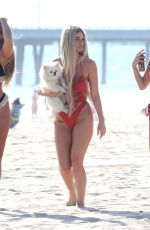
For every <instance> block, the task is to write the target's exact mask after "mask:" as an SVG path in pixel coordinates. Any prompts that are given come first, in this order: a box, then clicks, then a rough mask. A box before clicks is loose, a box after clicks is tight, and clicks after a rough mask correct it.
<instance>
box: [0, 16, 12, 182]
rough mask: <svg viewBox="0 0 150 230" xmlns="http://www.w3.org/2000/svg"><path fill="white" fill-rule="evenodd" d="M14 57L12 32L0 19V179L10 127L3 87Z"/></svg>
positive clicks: (7, 104)
mask: <svg viewBox="0 0 150 230" xmlns="http://www.w3.org/2000/svg"><path fill="white" fill-rule="evenodd" d="M14 66H15V56H14V48H13V40H12V32H11V29H10V27H9V25H8V23H7V19H5V18H0V178H1V175H2V157H3V153H4V148H5V143H6V138H7V135H8V131H9V125H10V108H9V102H8V96H7V95H6V94H5V93H4V91H3V87H4V86H7V85H8V84H9V82H10V80H11V78H12V76H13V73H14Z"/></svg>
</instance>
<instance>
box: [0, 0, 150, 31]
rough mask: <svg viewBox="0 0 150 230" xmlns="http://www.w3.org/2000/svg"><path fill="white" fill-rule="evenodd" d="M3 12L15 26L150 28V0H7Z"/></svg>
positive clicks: (1, 14) (1, 12) (1, 10)
mask: <svg viewBox="0 0 150 230" xmlns="http://www.w3.org/2000/svg"><path fill="white" fill-rule="evenodd" d="M0 16H1V17H2V16H4V17H7V18H8V20H9V23H10V24H11V26H12V27H15V28H63V27H65V26H67V25H78V26H82V27H84V28H105V29H107V28H109V29H114V28H131V29H132V28H137V29H144V28H150V0H142V1H141V0H124V1H122V0H74V1H73V0H24V1H23V0H13V1H10V0H5V1H1V6H0Z"/></svg>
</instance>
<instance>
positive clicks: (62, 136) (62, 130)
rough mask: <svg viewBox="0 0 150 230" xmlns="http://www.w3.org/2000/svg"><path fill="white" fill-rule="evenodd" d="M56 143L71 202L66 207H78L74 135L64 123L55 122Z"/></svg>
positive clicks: (61, 170) (61, 171)
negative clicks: (72, 158) (72, 151)
mask: <svg viewBox="0 0 150 230" xmlns="http://www.w3.org/2000/svg"><path fill="white" fill-rule="evenodd" d="M55 143H56V150H57V156H58V161H59V166H60V173H61V175H62V177H63V180H64V182H65V184H66V186H67V188H68V190H69V201H68V202H67V203H66V205H67V206H72V205H76V191H75V187H74V181H73V173H72V165H71V154H70V149H71V143H72V134H71V131H70V129H69V128H68V127H66V125H65V124H64V123H63V122H59V121H56V122H55Z"/></svg>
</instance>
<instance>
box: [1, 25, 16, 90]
mask: <svg viewBox="0 0 150 230" xmlns="http://www.w3.org/2000/svg"><path fill="white" fill-rule="evenodd" d="M3 44H4V38H3V31H2V26H1V23H0V49H1V48H2V46H3ZM3 68H4V72H5V75H4V79H3V84H4V85H5V86H7V85H8V84H9V82H10V80H11V78H12V76H13V74H14V70H15V55H14V52H13V53H12V55H11V56H10V58H9V59H8V61H7V63H6V64H4V65H3Z"/></svg>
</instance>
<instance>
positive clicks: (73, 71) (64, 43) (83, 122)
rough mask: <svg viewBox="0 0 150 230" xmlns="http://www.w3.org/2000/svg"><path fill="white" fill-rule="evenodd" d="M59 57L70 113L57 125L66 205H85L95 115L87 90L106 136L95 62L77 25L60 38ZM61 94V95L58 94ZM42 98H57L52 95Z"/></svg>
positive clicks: (61, 115)
mask: <svg viewBox="0 0 150 230" xmlns="http://www.w3.org/2000/svg"><path fill="white" fill-rule="evenodd" d="M60 52H61V53H60V57H59V58H57V59H55V60H54V61H58V62H59V63H60V64H61V66H62V68H63V77H64V79H65V81H66V84H67V92H66V98H67V104H68V108H69V112H68V113H65V112H60V113H59V114H58V115H57V117H56V120H55V122H54V125H55V143H56V150H57V156H58V161H59V166H60V173H61V175H62V177H63V180H64V182H65V184H66V187H67V188H68V191H69V200H68V201H67V203H66V205H67V206H75V205H77V206H78V207H80V208H83V207H84V206H85V192H86V172H85V169H84V166H83V162H84V157H85V154H86V151H87V148H88V146H89V143H90V140H91V137H92V135H93V114H92V110H91V107H90V105H89V103H88V102H87V95H88V89H90V95H91V99H92V101H93V104H94V107H95V110H96V112H97V115H98V125H97V135H99V137H100V138H101V137H103V136H104V135H105V133H106V127H105V120H104V116H103V110H102V104H101V99H100V94H99V91H98V73H97V65H96V63H95V62H94V61H93V60H92V59H90V58H89V56H88V47H87V38H86V34H85V32H84V31H83V30H82V29H81V28H80V27H76V26H70V27H68V28H66V29H65V30H64V31H63V33H62V36H61V41H60ZM58 93H59V92H58ZM38 94H39V95H43V96H57V95H56V93H55V94H54V93H53V92H50V93H45V94H43V93H42V92H41V91H40V90H38Z"/></svg>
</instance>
